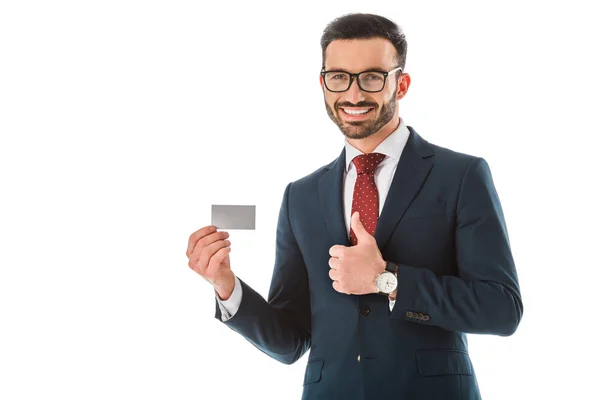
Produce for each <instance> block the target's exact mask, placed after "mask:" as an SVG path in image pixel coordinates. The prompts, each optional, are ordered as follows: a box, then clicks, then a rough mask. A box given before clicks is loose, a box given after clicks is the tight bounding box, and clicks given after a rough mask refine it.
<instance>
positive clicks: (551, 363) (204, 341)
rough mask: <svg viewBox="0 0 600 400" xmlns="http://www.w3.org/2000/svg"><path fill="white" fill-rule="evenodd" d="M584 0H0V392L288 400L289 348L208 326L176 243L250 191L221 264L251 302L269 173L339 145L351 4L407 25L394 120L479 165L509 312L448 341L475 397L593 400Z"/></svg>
mask: <svg viewBox="0 0 600 400" xmlns="http://www.w3.org/2000/svg"><path fill="white" fill-rule="evenodd" d="M593 3H594V2H593V1H589V2H573V1H570V2H551V1H550V2H549V1H544V2H542V1H540V2H532V1H518V2H510V1H495V2H475V1H473V2H471V3H467V2H456V1H453V2H441V1H440V2H438V3H431V2H424V1H421V2H417V1H412V2H407V1H394V2H389V1H370V2H367V3H366V4H365V3H364V2H359V1H345V2H337V1H336V2H328V1H320V2H318V3H315V4H310V5H304V4H303V3H300V2H298V3H295V4H294V5H292V4H288V3H287V2H275V1H273V2H272V3H267V2H257V1H252V2H244V1H235V2H226V3H220V2H208V4H201V2H198V1H130V0H128V1H125V0H119V1H95V2H92V1H70V2H68V1H53V2H45V1H44V2H42V1H38V2H33V1H2V3H0V133H1V141H0V178H1V181H0V183H1V193H0V202H1V207H0V240H1V241H0V246H1V247H0V324H1V325H0V398H2V399H212V398H220V399H240V398H246V397H251V398H260V399H295V398H300V394H301V390H302V379H303V374H304V367H305V364H306V355H305V356H304V357H303V358H302V359H300V360H299V361H298V362H297V363H296V364H294V365H292V366H286V365H283V364H280V363H278V362H276V361H274V360H272V359H270V358H268V357H267V356H266V355H264V354H262V353H261V352H260V351H258V350H257V349H255V348H254V347H253V346H252V345H251V344H250V343H248V342H247V341H246V340H245V339H244V338H242V337H241V336H239V335H238V334H236V333H235V332H233V331H231V330H230V329H229V328H227V327H226V326H224V325H223V324H221V323H220V322H219V321H217V320H216V319H215V318H214V306H215V305H214V299H213V291H212V288H211V287H209V285H208V284H207V283H206V282H205V281H204V280H203V279H202V278H201V277H200V276H199V275H197V274H196V273H194V272H193V271H192V270H190V269H189V268H188V266H187V258H186V256H185V250H186V247H187V240H188V237H189V235H190V234H191V233H192V232H194V231H195V230H197V229H199V228H200V227H202V226H205V225H208V224H210V205H211V204H256V206H257V230H256V231H253V232H246V231H231V232H230V233H231V241H232V253H231V261H232V267H233V269H234V271H235V272H236V273H238V274H239V275H240V277H242V278H243V279H244V280H245V281H246V282H248V283H249V284H250V285H251V286H252V287H254V288H255V289H256V290H257V291H258V292H259V293H261V294H262V295H263V296H266V295H267V293H268V287H269V283H270V277H271V273H272V269H273V262H274V245H275V230H276V222H277V215H278V213H279V206H280V204H281V199H282V196H283V190H284V188H285V185H286V184H287V183H288V182H290V181H293V180H296V179H299V178H301V177H303V176H305V175H307V174H309V173H311V172H312V171H314V170H315V169H317V168H319V167H321V166H322V165H324V164H327V163H329V162H330V161H332V160H333V159H334V158H336V157H337V156H338V155H339V153H340V151H341V150H342V147H343V136H342V134H341V133H340V132H339V130H338V129H337V127H336V126H335V125H334V124H333V123H332V122H331V121H330V120H329V119H328V117H327V114H326V112H325V108H324V104H323V98H322V93H321V89H320V87H319V85H318V82H319V81H318V72H319V70H320V65H321V64H320V63H321V58H320V57H321V50H320V45H319V40H320V36H321V33H322V31H323V29H324V28H325V25H326V24H327V23H328V22H329V21H331V20H332V19H334V18H335V17H338V16H340V15H342V14H345V13H348V12H355V11H361V12H374V13H379V14H382V15H385V16H387V17H389V18H391V19H393V20H395V21H396V22H397V23H398V24H400V25H401V26H402V27H403V28H404V30H405V33H406V35H407V39H408V58H407V65H406V72H407V73H409V74H410V75H411V76H412V85H411V87H410V90H409V92H408V95H407V96H406V97H405V98H404V99H403V100H402V101H401V102H400V113H401V116H402V117H403V118H404V119H405V121H406V123H407V124H408V125H411V126H412V127H414V128H415V129H416V130H417V132H419V133H420V134H421V135H422V136H423V137H424V138H425V139H427V140H429V141H431V142H432V143H435V144H438V145H442V146H445V147H450V148H452V149H454V150H457V151H461V152H466V153H470V154H474V155H477V156H481V157H484V158H485V159H486V160H487V161H488V162H489V164H490V166H491V169H492V174H493V177H494V181H495V184H496V188H497V190H498V192H499V194H500V198H501V201H502V205H503V208H504V212H505V215H506V220H507V224H508V228H509V234H510V238H511V243H512V247H513V251H514V257H515V260H516V262H517V268H518V273H519V278H520V283H521V289H522V295H523V301H524V306H525V314H524V318H523V320H522V323H521V325H520V327H519V330H518V331H517V333H516V334H514V335H513V336H511V337H508V338H502V337H495V336H477V335H471V336H469V340H470V349H471V356H472V359H473V363H474V366H475V370H476V373H477V377H478V380H479V384H480V388H481V392H482V394H483V396H484V398H485V399H508V398H510V399H532V398H538V399H547V398H560V399H566V398H577V399H594V398H596V399H597V398H599V396H600V395H599V392H600V390H599V389H598V388H597V387H598V368H597V365H598V358H599V357H600V353H599V351H598V346H597V341H598V331H597V330H596V329H595V328H596V327H597V326H598V319H597V315H598V307H599V306H600V304H599V303H600V301H599V300H598V269H599V267H600V265H599V262H598V236H599V235H598V231H597V227H598V225H599V223H600V221H599V220H598V204H599V201H598V200H599V199H598V194H597V188H598V177H597V173H598V170H599V168H598V162H597V161H596V159H595V157H596V153H597V149H596V148H595V146H594V145H592V143H596V139H597V136H598V134H599V133H600V132H599V129H598V123H597V113H598V105H599V104H598V91H599V89H600V85H599V79H598V74H599V71H600V65H599V63H598V61H597V48H598V39H600V37H599V36H600V34H599V33H600V32H599V29H598V25H597V21H596V18H595V14H594V13H593V12H592V11H593V6H592V5H593ZM258 189H261V191H260V192H259V190H258Z"/></svg>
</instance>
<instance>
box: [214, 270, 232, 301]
mask: <svg viewBox="0 0 600 400" xmlns="http://www.w3.org/2000/svg"><path fill="white" fill-rule="evenodd" d="M213 287H214V289H215V292H216V293H217V296H219V300H221V301H227V300H229V298H230V297H231V294H232V293H233V289H234V288H235V275H234V274H233V273H232V274H231V275H230V276H228V277H227V278H226V279H223V280H221V281H220V282H219V283H215V284H214V285H213Z"/></svg>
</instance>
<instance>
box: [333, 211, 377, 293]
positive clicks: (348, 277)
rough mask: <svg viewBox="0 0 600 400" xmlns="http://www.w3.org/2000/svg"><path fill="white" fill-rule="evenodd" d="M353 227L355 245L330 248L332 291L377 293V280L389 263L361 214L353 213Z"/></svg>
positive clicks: (351, 226) (351, 222) (351, 223)
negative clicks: (363, 222)
mask: <svg viewBox="0 0 600 400" xmlns="http://www.w3.org/2000/svg"><path fill="white" fill-rule="evenodd" d="M350 228H351V229H352V230H353V231H354V234H355V235H356V238H357V240H358V243H357V244H356V246H349V247H348V246H343V245H335V246H332V247H331V248H330V249H329V255H330V256H331V258H330V259H329V267H330V268H331V269H330V270H329V277H330V278H331V280H332V281H333V288H334V289H335V290H336V291H338V292H340V293H345V294H369V293H377V292H378V289H377V284H376V283H375V278H377V275H379V274H380V273H382V272H383V271H384V270H385V265H386V262H385V261H384V260H383V257H382V256H381V252H380V251H379V247H377V241H376V240H375V238H374V237H373V236H372V235H371V234H370V233H369V232H368V231H367V230H366V229H365V227H364V226H363V224H362V222H361V221H360V215H359V213H358V212H355V213H354V214H352V219H351V221H350Z"/></svg>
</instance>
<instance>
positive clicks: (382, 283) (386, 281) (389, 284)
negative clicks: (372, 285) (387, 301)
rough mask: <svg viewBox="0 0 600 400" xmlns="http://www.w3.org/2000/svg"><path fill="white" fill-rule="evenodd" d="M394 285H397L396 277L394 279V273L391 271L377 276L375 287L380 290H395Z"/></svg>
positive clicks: (390, 291)
mask: <svg viewBox="0 0 600 400" xmlns="http://www.w3.org/2000/svg"><path fill="white" fill-rule="evenodd" d="M396 286H398V279H396V275H394V274H392V273H391V272H387V271H386V272H384V273H382V274H381V275H379V277H378V278H377V289H378V290H379V291H380V292H383V293H386V294H389V293H392V292H393V291H394V290H396Z"/></svg>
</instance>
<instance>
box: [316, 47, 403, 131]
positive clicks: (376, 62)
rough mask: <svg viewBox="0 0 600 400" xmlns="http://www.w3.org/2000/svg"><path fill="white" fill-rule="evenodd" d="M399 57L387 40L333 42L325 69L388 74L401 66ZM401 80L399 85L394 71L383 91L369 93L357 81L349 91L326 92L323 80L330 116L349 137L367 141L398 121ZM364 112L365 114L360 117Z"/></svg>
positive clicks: (353, 82)
mask: <svg viewBox="0 0 600 400" xmlns="http://www.w3.org/2000/svg"><path fill="white" fill-rule="evenodd" d="M396 56H397V52H396V48H395V47H394V45H393V44H392V43H391V42H390V41H388V40H386V39H382V38H373V39H353V40H334V41H333V42H331V43H330V44H329V46H327V49H326V50H325V70H326V71H329V70H343V71H347V72H350V73H359V72H362V71H365V70H369V69H377V70H380V71H389V70H391V69H394V68H396V67H397V66H398V65H397V63H396ZM400 81H401V84H400V85H399V82H398V78H396V72H392V73H391V74H390V75H388V77H387V79H386V82H385V86H384V88H383V90H382V91H381V92H377V93H369V92H364V91H362V90H361V89H360V88H359V87H358V82H356V78H354V80H353V81H352V85H351V86H350V89H348V90H347V91H345V92H338V93H336V92H330V91H329V90H327V88H326V87H325V86H324V83H323V77H321V87H322V89H323V94H324V97H325V107H326V109H327V114H328V115H329V118H331V120H332V121H333V122H334V123H335V124H336V125H337V126H338V127H339V128H340V130H341V131H342V133H343V134H344V135H345V136H346V137H347V138H349V139H364V138H367V137H369V136H371V135H373V134H375V133H377V132H378V131H380V130H381V129H382V128H383V127H385V126H387V125H391V124H394V121H397V119H398V110H397V108H398V107H397V106H396V102H397V100H399V99H400V98H402V97H403V96H404V92H405V90H404V92H403V91H402V88H403V87H404V85H403V84H402V79H401V80H400ZM405 89H407V87H406V88H405ZM399 92H400V93H399ZM364 111H366V113H362V114H358V115H357V113H361V112H364Z"/></svg>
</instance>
